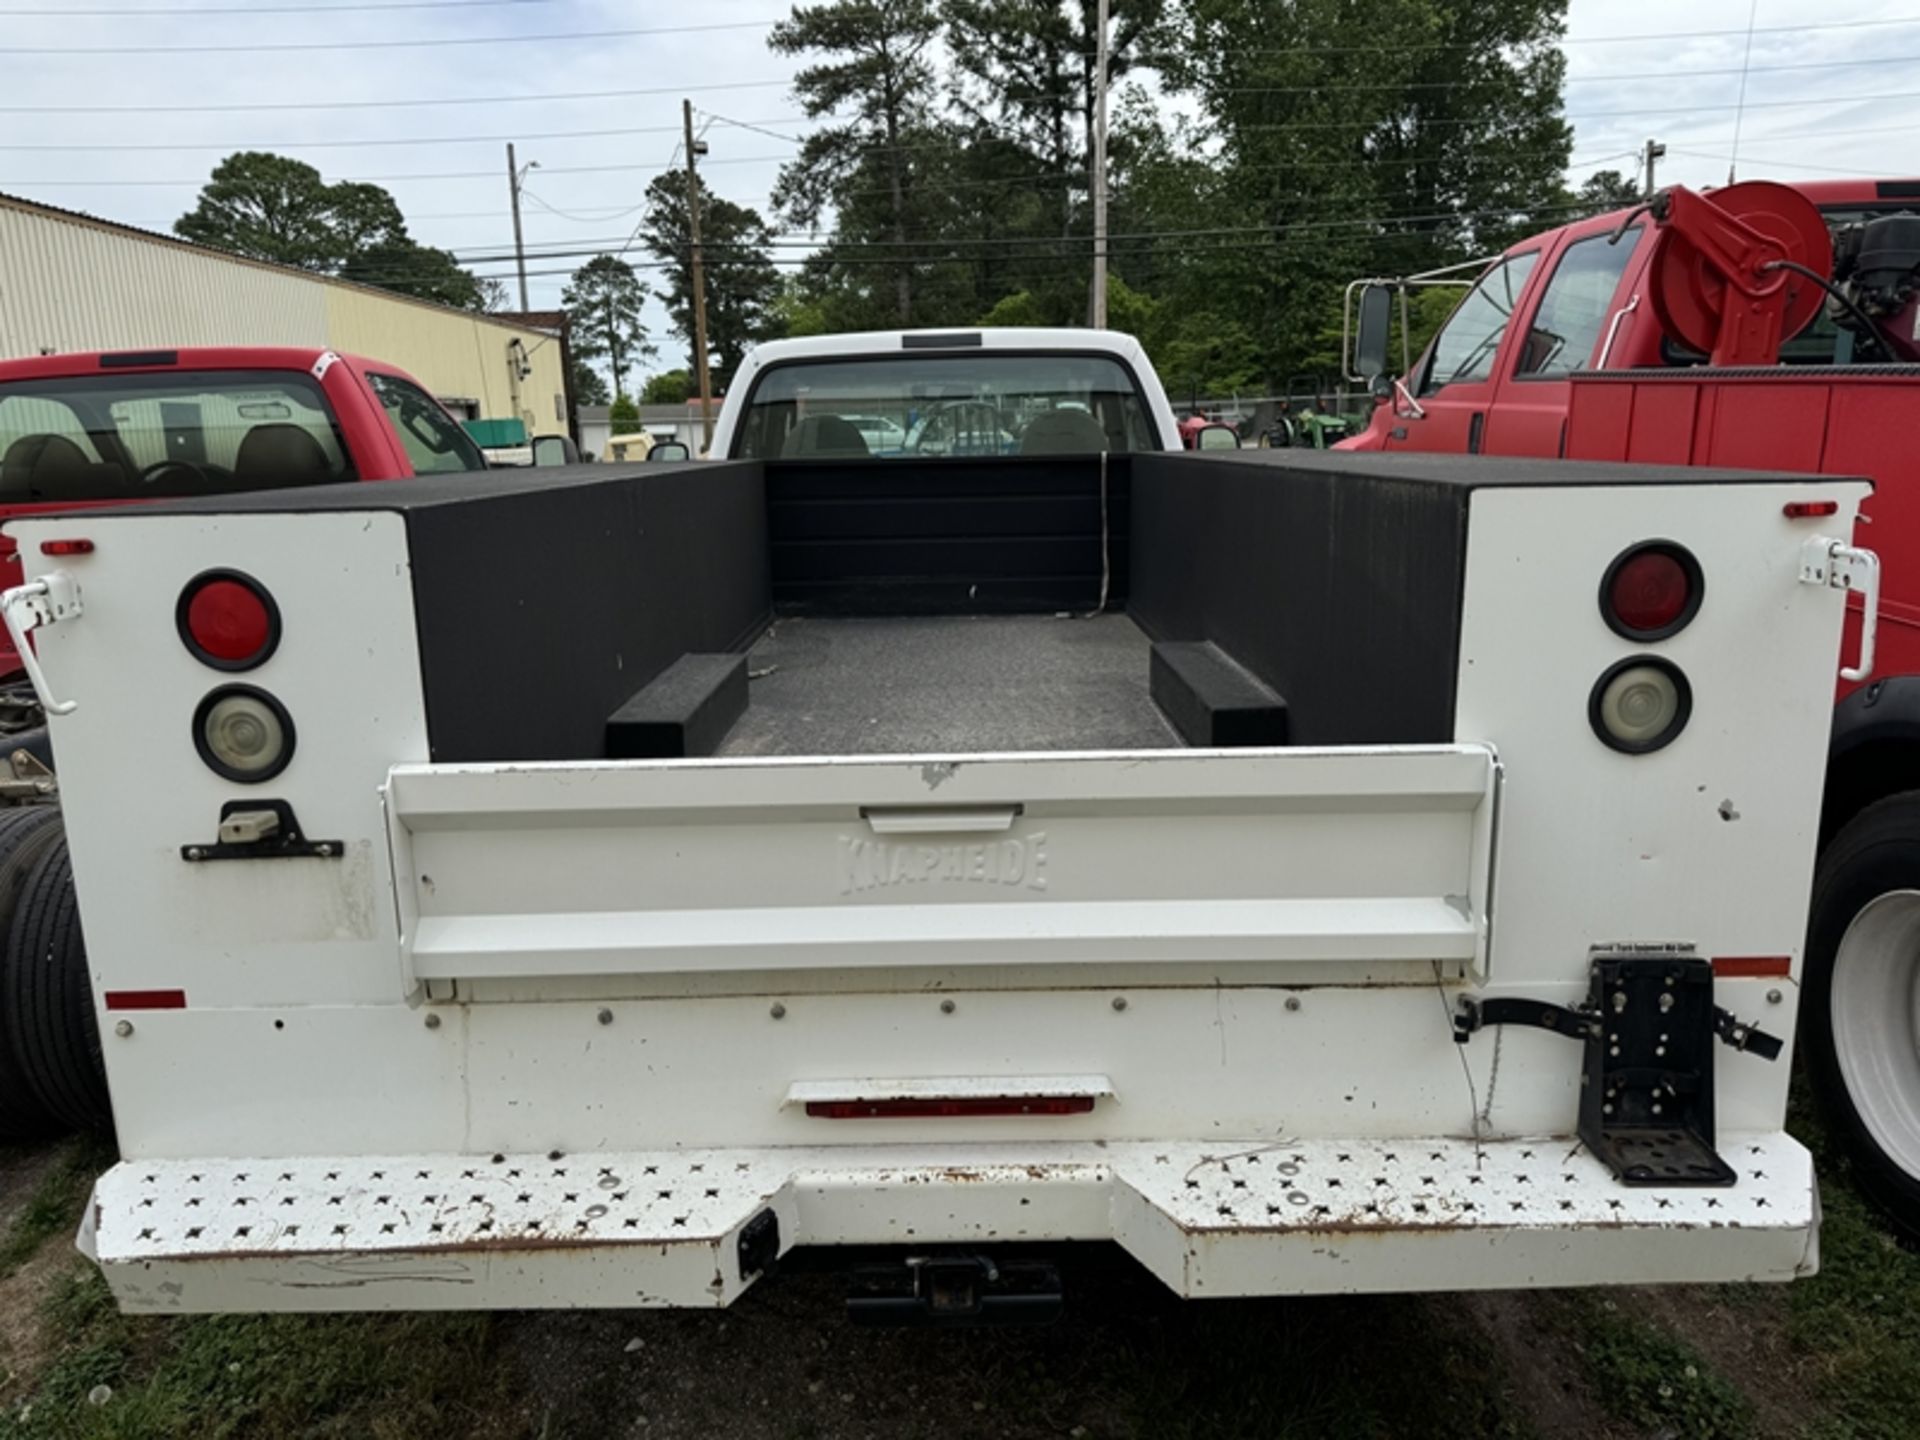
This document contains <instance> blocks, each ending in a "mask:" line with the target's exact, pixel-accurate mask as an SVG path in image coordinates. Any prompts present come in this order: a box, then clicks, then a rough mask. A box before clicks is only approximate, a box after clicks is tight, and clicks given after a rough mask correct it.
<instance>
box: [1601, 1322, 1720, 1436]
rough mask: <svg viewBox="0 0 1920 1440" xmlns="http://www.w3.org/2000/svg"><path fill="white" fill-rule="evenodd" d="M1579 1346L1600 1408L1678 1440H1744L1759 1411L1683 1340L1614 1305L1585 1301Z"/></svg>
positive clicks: (1662, 1327)
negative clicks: (1754, 1410)
mask: <svg viewBox="0 0 1920 1440" xmlns="http://www.w3.org/2000/svg"><path fill="white" fill-rule="evenodd" d="M1580 1310H1581V1312H1582V1313H1581V1316H1580V1323H1579V1331H1580V1341H1581V1349H1582V1351H1583V1353H1584V1354H1585V1356H1586V1362H1587V1373H1588V1377H1589V1380H1590V1383H1591V1385H1592V1387H1593V1391H1594V1394H1595V1396H1596V1397H1597V1398H1598V1399H1599V1401H1600V1403H1601V1405H1602V1406H1604V1407H1605V1408H1606V1409H1607V1410H1609V1411H1610V1412H1612V1413H1613V1414H1614V1415H1617V1416H1618V1417H1619V1418H1620V1419H1622V1420H1625V1421H1627V1422H1628V1423H1630V1424H1632V1425H1636V1426H1640V1427H1643V1428H1644V1429H1646V1430H1649V1431H1655V1432H1658V1433H1661V1434H1664V1435H1669V1436H1672V1437H1673V1440H1746V1437H1747V1436H1749V1435H1751V1434H1752V1433H1753V1429H1754V1413H1753V1405H1752V1402H1750V1401H1749V1400H1748V1399H1747V1397H1746V1396H1745V1395H1743V1394H1741V1393H1740V1390H1739V1389H1738V1388H1737V1387H1736V1386H1735V1385H1734V1384H1733V1383H1732V1382H1731V1381H1729V1380H1727V1379H1726V1378H1725V1377H1724V1376H1722V1375H1720V1374H1719V1373H1718V1372H1717V1371H1715V1370H1714V1368H1713V1367H1712V1366H1711V1365H1710V1364H1708V1363H1707V1360H1706V1358H1705V1357H1704V1356H1702V1355H1700V1354H1699V1353H1698V1352H1697V1351H1695V1350H1694V1349H1693V1348H1692V1347H1691V1346H1690V1345H1688V1344H1687V1343H1686V1342H1685V1341H1684V1340H1682V1339H1680V1338H1679V1337H1678V1336H1676V1335H1674V1334H1672V1333H1671V1332H1669V1331H1668V1330H1667V1329H1666V1328H1665V1327H1664V1326H1661V1325H1657V1324H1655V1323H1653V1322H1652V1321H1649V1320H1643V1319H1641V1318H1639V1317H1637V1316H1634V1315H1631V1314H1628V1313H1627V1312H1626V1311H1624V1310H1622V1309H1621V1308H1620V1305H1619V1304H1618V1303H1617V1302H1616V1301H1614V1300H1611V1299H1601V1298H1598V1297H1595V1296H1582V1297H1581V1301H1580Z"/></svg>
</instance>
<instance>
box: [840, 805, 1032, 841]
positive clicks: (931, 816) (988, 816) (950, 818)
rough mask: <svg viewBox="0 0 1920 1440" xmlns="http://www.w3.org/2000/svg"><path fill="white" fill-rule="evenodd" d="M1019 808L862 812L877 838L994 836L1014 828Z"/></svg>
mask: <svg viewBox="0 0 1920 1440" xmlns="http://www.w3.org/2000/svg"><path fill="white" fill-rule="evenodd" d="M1020 811H1021V807H1020V806H1018V805H945V806H940V805H930V806H925V807H920V808H908V807H901V808H898V809H896V808H893V807H891V806H889V807H888V808H886V809H879V808H874V809H862V810H861V812H860V816H861V818H862V819H863V820H865V821H866V822H867V824H868V825H870V826H872V827H873V833H874V834H876V835H993V834H1001V833H1004V832H1006V831H1008V830H1011V829H1012V828H1013V822H1014V821H1015V820H1017V819H1019V818H1020Z"/></svg>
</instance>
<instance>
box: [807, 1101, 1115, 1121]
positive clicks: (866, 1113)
mask: <svg viewBox="0 0 1920 1440" xmlns="http://www.w3.org/2000/svg"><path fill="white" fill-rule="evenodd" d="M1092 1109H1093V1096H1091V1095H983V1096H980V1097H979V1098H977V1099H966V1100H809V1101H808V1102H807V1114H809V1115H811V1116H813V1118H814V1119H816V1120H900V1119H923V1120H953V1119H963V1118H966V1117H968V1116H977V1115H1085V1114H1087V1113H1088V1112H1089V1111H1091V1110H1092Z"/></svg>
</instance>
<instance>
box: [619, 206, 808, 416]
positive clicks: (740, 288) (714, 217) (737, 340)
mask: <svg viewBox="0 0 1920 1440" xmlns="http://www.w3.org/2000/svg"><path fill="white" fill-rule="evenodd" d="M694 184H695V187H696V193H697V194H698V195H699V196H700V250H701V270H702V273H703V277H704V279H705V280H706V287H707V364H708V368H709V370H710V371H711V374H712V378H713V388H714V390H715V392H716V393H717V392H720V391H724V390H725V389H726V388H727V384H728V382H729V381H730V380H731V379H732V378H733V372H734V371H735V370H736V369H738V368H739V365H740V361H741V360H742V359H743V358H745V356H746V353H747V350H748V349H749V348H750V347H751V346H752V345H753V344H754V343H755V342H757V341H760V340H764V339H766V338H767V337H768V335H769V333H770V331H771V329H772V327H773V325H774V323H775V322H774V319H773V316H772V313H771V310H772V306H773V302H774V299H775V297H776V296H777V295H778V294H779V293H780V272H779V271H778V270H776V269H775V268H774V264H773V260H772V258H771V254H770V251H769V248H768V247H769V243H770V242H771V240H772V238H773V237H772V235H771V234H769V233H768V230H767V222H766V221H765V220H763V219H761V218H760V212H759V211H757V210H754V209H753V208H751V207H750V206H746V205H736V204H734V203H733V202H732V201H731V200H723V199H721V198H720V197H718V196H716V195H715V194H714V193H713V192H712V191H711V190H710V189H709V188H708V187H707V183H706V181H705V180H704V179H698V178H696V180H695V182H694ZM646 201H647V210H646V219H645V220H644V222H643V223H642V226H641V234H642V236H643V237H644V238H645V239H646V242H647V249H648V250H650V251H651V252H652V253H653V255H654V257H655V258H656V259H658V260H659V261H660V262H661V265H662V271H661V273H662V274H663V275H664V276H665V277H666V294H665V295H664V296H662V297H661V298H662V299H664V300H665V301H666V306H667V314H668V315H669V316H671V317H672V319H673V328H674V333H675V334H677V335H679V336H680V338H681V339H682V340H684V341H685V342H686V344H687V351H688V360H687V364H688V368H689V369H691V368H692V364H693V359H692V350H693V298H692V297H693V279H692V269H693V265H692V255H693V235H692V232H691V230H690V229H689V228H688V224H687V220H688V216H687V182H686V177H685V176H684V175H679V174H665V175H660V176H657V177H656V178H655V179H654V181H653V183H652V184H650V185H649V186H647V194H646Z"/></svg>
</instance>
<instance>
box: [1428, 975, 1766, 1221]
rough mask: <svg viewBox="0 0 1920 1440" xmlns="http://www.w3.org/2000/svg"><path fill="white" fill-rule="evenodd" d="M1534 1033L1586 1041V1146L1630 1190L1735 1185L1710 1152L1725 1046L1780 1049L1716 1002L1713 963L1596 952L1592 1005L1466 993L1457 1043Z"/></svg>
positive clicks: (1761, 1051) (1457, 1015) (1757, 1051)
mask: <svg viewBox="0 0 1920 1440" xmlns="http://www.w3.org/2000/svg"><path fill="white" fill-rule="evenodd" d="M1488 1025H1531V1026H1533V1027H1535V1028H1536V1029H1541V1030H1551V1031H1552V1032H1553V1033H1554V1034H1556V1035H1565V1036H1568V1037H1569V1038H1571V1039H1576V1040H1579V1041H1580V1042H1581V1044H1582V1046H1583V1047H1584V1048H1585V1061H1584V1064H1583V1067H1582V1070H1581V1074H1580V1138H1581V1139H1582V1140H1583V1141H1585V1142H1586V1146H1587V1148H1588V1149H1589V1150H1591V1151H1592V1152H1593V1153H1594V1155H1596V1156H1597V1157H1598V1158H1599V1159H1600V1160H1601V1161H1602V1162H1603V1163H1605V1164H1606V1165H1607V1166H1608V1168H1610V1169H1611V1170H1612V1171H1613V1174H1614V1178H1615V1179H1617V1180H1619V1181H1620V1182H1621V1183H1622V1184H1624V1185H1647V1186H1669V1185H1721V1186H1724V1185H1731V1184H1733V1183H1734V1173H1733V1168H1732V1167H1731V1166H1730V1165H1728V1164H1727V1162H1726V1161H1724V1160H1722V1159H1721V1158H1720V1155H1719V1152H1718V1151H1716V1150H1715V1149H1714V1145H1713V1054H1712V1049H1711V1046H1712V1042H1713V1041H1714V1040H1716V1039H1718V1040H1719V1041H1721V1042H1722V1043H1723V1044H1726V1045H1729V1046H1731V1047H1733V1048H1734V1049H1735V1050H1743V1051H1746V1052H1748V1053H1750V1054H1754V1055H1758V1056H1760V1058H1761V1059H1763V1060H1776V1059H1778V1058H1779V1056H1780V1050H1781V1043H1780V1041H1779V1040H1778V1039H1777V1038H1775V1037H1774V1036H1772V1035H1769V1034H1767V1033H1766V1032H1765V1031H1763V1030H1760V1029H1758V1028H1756V1027H1755V1026H1752V1025H1749V1024H1746V1023H1745V1022H1744V1021H1741V1020H1740V1019H1738V1018H1737V1017H1735V1016H1734V1015H1733V1014H1732V1013H1731V1012H1729V1011H1727V1010H1723V1009H1721V1008H1720V1007H1719V1006H1717V1005H1715V1004H1714V1003H1713V967H1712V966H1711V965H1710V964H1709V963H1708V962H1707V961H1705V960H1701V959H1696V958H1693V957H1690V956H1678V955H1651V956H1649V955H1596V956H1595V957H1594V959H1593V965H1592V969H1591V970H1590V971H1589V979H1588V987H1587V998H1586V1002H1585V1003H1584V1004H1583V1005H1581V1006H1579V1007H1578V1008H1577V1009H1576V1008H1569V1007H1568V1006H1565V1005H1552V1004H1548V1003H1546V1002H1544V1001H1539V1000H1520V999H1513V998H1500V999H1492V1000H1481V999H1477V998H1474V997H1472V996H1463V997H1462V998H1461V1000H1460V1003H1459V1007H1458V1009H1456V1011H1455V1012H1454V1017H1453V1038H1454V1039H1455V1040H1456V1041H1458V1042H1459V1043H1460V1044H1462V1045H1464V1044H1466V1043H1467V1041H1468V1040H1470V1039H1471V1038H1472V1037H1473V1034H1474V1032H1475V1031H1477V1030H1480V1029H1482V1028H1484V1027H1485V1026H1488Z"/></svg>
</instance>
